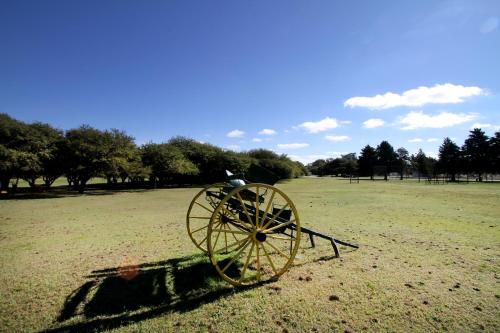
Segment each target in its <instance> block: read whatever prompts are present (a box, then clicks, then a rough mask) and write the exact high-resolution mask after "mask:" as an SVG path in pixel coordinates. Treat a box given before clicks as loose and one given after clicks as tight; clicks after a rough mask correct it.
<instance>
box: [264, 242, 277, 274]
mask: <svg viewBox="0 0 500 333" xmlns="http://www.w3.org/2000/svg"><path fill="white" fill-rule="evenodd" d="M261 246H262V250H264V254H265V255H266V257H267V260H268V261H269V264H270V265H271V267H272V269H273V271H274V274H276V275H278V271H277V270H276V267H274V263H273V261H272V260H271V257H270V256H269V253H267V250H266V248H265V247H264V243H262V244H261Z"/></svg>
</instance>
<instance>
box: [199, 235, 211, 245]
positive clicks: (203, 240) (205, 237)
mask: <svg viewBox="0 0 500 333" xmlns="http://www.w3.org/2000/svg"><path fill="white" fill-rule="evenodd" d="M207 237H208V235H207V236H205V238H203V239H202V240H201V241H200V242H198V243H196V245H198V246H199V245H201V243H203V242H204V241H205V240H206V239H207Z"/></svg>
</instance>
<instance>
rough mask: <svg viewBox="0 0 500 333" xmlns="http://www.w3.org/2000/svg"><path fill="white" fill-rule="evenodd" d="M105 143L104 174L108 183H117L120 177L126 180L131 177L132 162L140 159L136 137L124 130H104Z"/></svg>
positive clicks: (123, 180)
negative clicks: (135, 141)
mask: <svg viewBox="0 0 500 333" xmlns="http://www.w3.org/2000/svg"><path fill="white" fill-rule="evenodd" d="M104 144H105V149H106V157H105V165H104V176H105V177H106V179H107V181H108V184H110V183H116V182H117V181H118V178H120V179H121V180H122V182H125V180H126V179H127V178H128V177H129V172H130V168H131V167H132V166H131V163H137V162H139V161H140V154H139V152H138V150H137V147H136V146H135V143H134V138H133V137H132V136H130V135H128V134H127V133H125V132H124V131H120V130H117V129H112V130H110V131H105V132H104ZM135 167H137V165H135Z"/></svg>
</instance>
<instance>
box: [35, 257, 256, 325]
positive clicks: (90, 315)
mask: <svg viewBox="0 0 500 333" xmlns="http://www.w3.org/2000/svg"><path fill="white" fill-rule="evenodd" d="M233 266H235V265H233ZM233 269H234V270H235V272H232V273H233V274H238V273H239V272H238V270H239V268H238V267H236V266H235V267H234V268H233ZM87 278H88V281H86V282H85V283H84V284H83V285H81V286H80V287H79V288H77V289H76V290H74V291H73V292H72V293H71V294H70V295H68V296H67V298H66V301H65V303H64V306H63V308H62V309H61V311H60V313H59V315H58V317H57V319H56V320H55V322H54V325H53V327H51V328H49V329H46V330H44V331H42V332H89V331H101V330H109V329H113V328H116V327H120V326H126V325H130V324H133V323H137V322H140V321H143V320H146V319H150V318H155V317H158V316H161V315H163V314H165V313H169V312H187V311H191V310H194V309H196V308H198V307H199V306H201V305H203V304H205V303H210V302H213V301H215V300H217V299H220V298H223V297H227V296H230V295H232V294H234V293H237V292H241V291H243V290H247V289H250V288H255V287H258V286H261V285H262V284H258V285H254V286H250V287H238V288H234V287H232V286H230V285H229V284H228V283H227V282H225V281H223V280H222V279H221V278H220V277H219V275H218V274H217V272H216V270H215V269H214V268H213V266H212V264H211V263H210V260H209V259H208V258H207V256H205V255H192V256H187V257H182V258H175V259H169V260H165V261H159V262H152V263H142V264H138V265H129V266H122V267H114V268H107V269H102V270H96V271H93V272H92V273H91V274H90V275H88V276H87Z"/></svg>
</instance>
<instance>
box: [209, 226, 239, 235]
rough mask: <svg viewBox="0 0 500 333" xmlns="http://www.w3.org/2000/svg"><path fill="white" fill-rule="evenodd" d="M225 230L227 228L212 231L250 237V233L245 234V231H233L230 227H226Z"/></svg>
mask: <svg viewBox="0 0 500 333" xmlns="http://www.w3.org/2000/svg"><path fill="white" fill-rule="evenodd" d="M224 228H226V229H212V231H218V232H225V233H230V234H237V235H248V232H245V231H239V230H231V229H229V227H228V226H227V225H224Z"/></svg>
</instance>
